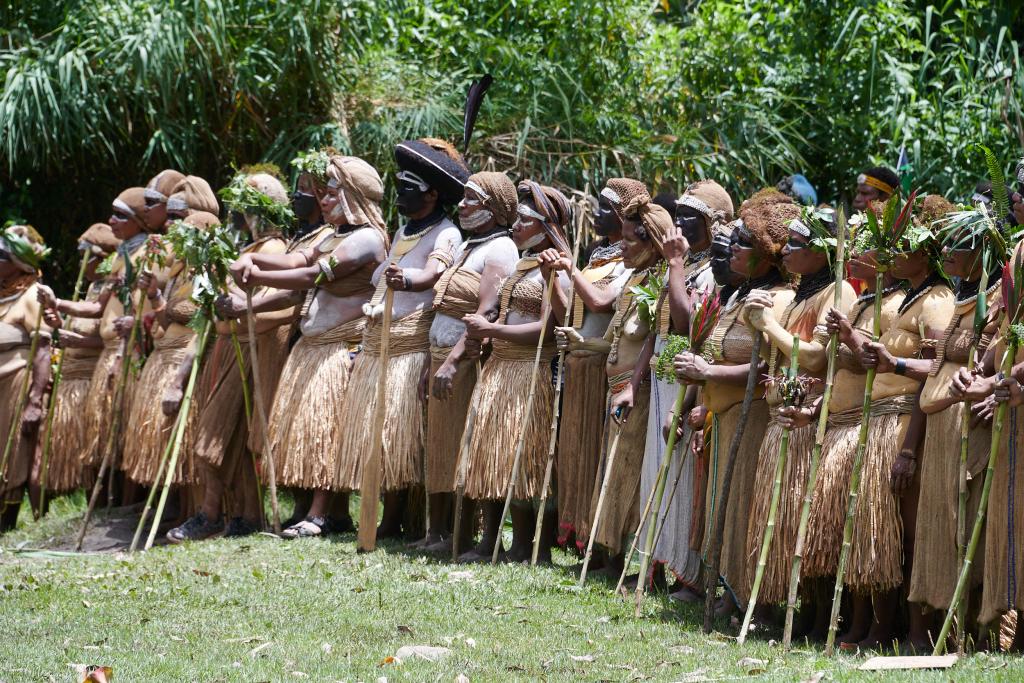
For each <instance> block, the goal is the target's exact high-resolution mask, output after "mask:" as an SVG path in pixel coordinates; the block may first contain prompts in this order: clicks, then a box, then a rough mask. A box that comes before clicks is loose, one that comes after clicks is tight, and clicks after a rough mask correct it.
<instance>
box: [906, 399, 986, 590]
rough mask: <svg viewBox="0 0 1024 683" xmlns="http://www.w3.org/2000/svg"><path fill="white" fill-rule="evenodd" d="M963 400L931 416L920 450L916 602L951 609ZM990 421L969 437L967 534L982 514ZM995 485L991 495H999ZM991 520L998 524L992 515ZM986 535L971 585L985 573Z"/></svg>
mask: <svg viewBox="0 0 1024 683" xmlns="http://www.w3.org/2000/svg"><path fill="white" fill-rule="evenodd" d="M963 414H964V404H963V403H955V404H953V405H951V406H950V407H948V408H946V409H945V410H942V411H940V412H938V413H933V414H931V415H929V416H928V422H927V426H926V427H925V433H924V447H923V448H922V449H921V452H920V454H919V455H918V462H919V463H920V467H921V497H920V502H919V503H918V506H917V527H916V530H915V539H914V565H913V572H912V573H911V576H910V594H909V597H908V599H909V600H910V601H911V602H918V603H922V604H924V605H928V606H930V607H932V608H934V609H942V610H945V609H948V608H949V602H950V600H951V599H952V598H953V591H954V589H955V588H956V581H957V576H958V575H959V573H960V565H959V562H958V561H957V515H958V513H959V507H960V504H959V501H960V430H961V418H962V416H963ZM991 443H992V428H991V425H983V426H979V428H978V429H972V430H971V432H970V435H969V437H968V441H967V472H968V476H969V477H970V478H969V479H968V482H967V491H968V498H967V520H966V522H967V533H968V535H969V534H970V533H971V527H972V526H973V525H974V519H975V517H976V516H977V513H978V500H979V499H980V497H981V486H982V483H983V482H984V472H985V465H986V463H987V461H988V451H989V445H990V444H991ZM995 493H996V492H995V490H994V489H993V491H992V494H993V495H995ZM987 523H988V525H989V526H990V527H991V525H992V524H993V523H994V522H993V520H992V519H988V520H987ZM985 545H986V543H985V536H984V535H983V536H982V537H981V544H980V545H979V547H978V552H977V554H976V555H975V556H974V557H975V560H974V568H973V570H972V575H971V585H972V586H975V587H976V586H978V585H979V584H980V583H981V580H982V577H983V575H984V573H985V562H984V560H983V558H984V557H985Z"/></svg>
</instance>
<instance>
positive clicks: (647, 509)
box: [615, 458, 669, 595]
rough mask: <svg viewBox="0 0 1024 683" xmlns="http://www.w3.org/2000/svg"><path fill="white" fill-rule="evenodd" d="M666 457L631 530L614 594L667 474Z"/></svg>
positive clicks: (629, 562) (616, 593) (623, 577)
mask: <svg viewBox="0 0 1024 683" xmlns="http://www.w3.org/2000/svg"><path fill="white" fill-rule="evenodd" d="M668 464H669V463H668V459H667V458H666V459H665V460H662V461H661V466H660V467H659V468H658V476H657V478H656V479H655V485H654V486H652V487H651V492H650V493H649V494H647V502H646V503H644V511H643V512H642V513H641V514H640V523H639V524H637V525H636V531H634V532H633V540H632V542H631V543H630V544H629V550H628V551H627V552H626V557H625V558H624V560H623V562H622V573H621V574H619V582H618V583H616V584H615V595H618V594H619V591H620V590H622V584H624V583H625V582H626V574H628V573H629V565H630V564H632V562H633V556H634V555H635V554H636V546H637V543H638V542H639V541H640V536H641V535H642V534H643V530H644V527H646V526H647V520H648V519H649V518H650V516H651V509H652V508H653V507H654V497H655V495H656V494H657V492H658V482H660V481H661V478H662V477H665V476H668V469H667V468H668Z"/></svg>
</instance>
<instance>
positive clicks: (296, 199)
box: [292, 190, 320, 220]
mask: <svg viewBox="0 0 1024 683" xmlns="http://www.w3.org/2000/svg"><path fill="white" fill-rule="evenodd" d="M319 206H320V205H319V203H318V202H317V200H316V197H314V196H313V195H311V194H309V193H308V192H300V191H298V190H296V191H295V192H293V193H292V211H294V212H295V216H296V217H297V218H298V219H299V220H309V219H310V218H312V216H313V213H314V212H315V211H316V210H317V208H318V207H319Z"/></svg>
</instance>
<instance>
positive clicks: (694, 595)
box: [668, 586, 704, 603]
mask: <svg viewBox="0 0 1024 683" xmlns="http://www.w3.org/2000/svg"><path fill="white" fill-rule="evenodd" d="M668 597H669V599H671V600H675V601H676V602H688V603H697V602H701V603H702V602H704V596H703V595H701V594H700V593H698V592H696V591H695V590H693V589H692V588H690V587H689V586H683V587H682V588H680V589H679V590H677V591H676V592H674V593H670V594H669V596H668Z"/></svg>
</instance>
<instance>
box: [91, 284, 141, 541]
mask: <svg viewBox="0 0 1024 683" xmlns="http://www.w3.org/2000/svg"><path fill="white" fill-rule="evenodd" d="M145 305H146V297H145V295H144V294H143V293H142V292H139V301H138V303H136V304H135V323H134V324H133V325H132V330H131V332H129V333H128V338H127V339H125V342H124V346H123V352H122V354H121V374H120V377H118V380H117V386H116V387H114V398H113V400H114V403H113V419H112V420H111V425H110V429H109V430H108V431H107V439H106V443H105V444H104V449H103V460H101V461H100V469H99V472H97V473H96V483H95V484H93V487H92V494H91V495H90V496H89V505H88V506H87V507H86V508H85V517H83V518H82V526H81V528H80V529H79V530H78V538H77V539H76V540H75V550H76V551H78V550H81V549H82V542H83V541H84V540H85V532H86V530H88V528H89V518H90V517H92V512H93V510H94V509H95V508H96V501H97V500H98V499H99V497H100V489H102V488H103V477H104V475H105V474H106V473H107V469H108V468H110V467H111V466H112V463H113V460H114V451H115V450H116V446H117V435H118V432H120V431H121V421H122V419H123V417H124V410H123V407H124V405H123V404H124V392H125V388H126V386H127V384H128V373H129V372H130V371H131V354H132V351H133V349H134V348H135V340H136V339H138V337H139V333H140V331H141V328H142V311H143V310H144V307H145Z"/></svg>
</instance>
